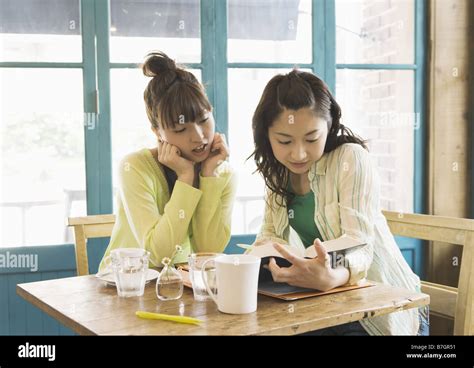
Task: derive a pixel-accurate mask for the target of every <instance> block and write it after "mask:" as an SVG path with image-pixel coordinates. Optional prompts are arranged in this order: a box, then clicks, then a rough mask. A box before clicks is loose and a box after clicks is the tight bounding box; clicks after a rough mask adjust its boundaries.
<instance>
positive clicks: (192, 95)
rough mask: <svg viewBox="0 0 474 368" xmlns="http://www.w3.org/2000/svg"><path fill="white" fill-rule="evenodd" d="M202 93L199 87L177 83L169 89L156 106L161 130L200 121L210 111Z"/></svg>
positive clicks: (209, 105) (209, 106)
mask: <svg viewBox="0 0 474 368" xmlns="http://www.w3.org/2000/svg"><path fill="white" fill-rule="evenodd" d="M211 110H212V108H211V104H210V103H209V101H208V99H207V97H206V95H205V93H204V91H203V90H202V88H200V87H199V86H196V85H194V84H190V83H186V82H178V83H175V84H174V85H172V86H171V87H170V89H169V90H168V91H167V93H166V95H165V96H163V99H162V100H161V101H160V104H159V106H158V121H159V124H160V126H161V127H162V128H164V129H173V128H175V126H176V125H179V124H185V123H192V122H197V121H199V120H201V119H202V118H203V117H204V115H205V113H206V111H211Z"/></svg>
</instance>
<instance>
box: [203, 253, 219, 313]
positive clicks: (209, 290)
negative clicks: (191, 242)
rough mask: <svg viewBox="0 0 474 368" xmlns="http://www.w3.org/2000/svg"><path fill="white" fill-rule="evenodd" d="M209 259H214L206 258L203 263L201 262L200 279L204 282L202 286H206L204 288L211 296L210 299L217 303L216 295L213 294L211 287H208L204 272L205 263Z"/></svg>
mask: <svg viewBox="0 0 474 368" xmlns="http://www.w3.org/2000/svg"><path fill="white" fill-rule="evenodd" d="M210 261H214V259H208V260H207V261H205V262H204V263H203V264H202V267H201V277H202V281H203V282H204V286H205V287H206V290H207V293H208V294H209V296H210V297H211V298H212V300H214V303H216V304H218V303H217V297H216V294H214V293H213V292H212V290H211V288H210V287H209V283H208V281H207V274H206V265H207V263H208V262H210Z"/></svg>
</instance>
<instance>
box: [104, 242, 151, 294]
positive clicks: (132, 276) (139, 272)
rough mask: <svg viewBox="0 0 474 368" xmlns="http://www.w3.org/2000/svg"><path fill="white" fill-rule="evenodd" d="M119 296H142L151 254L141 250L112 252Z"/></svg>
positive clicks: (129, 249)
mask: <svg viewBox="0 0 474 368" xmlns="http://www.w3.org/2000/svg"><path fill="white" fill-rule="evenodd" d="M109 257H110V260H111V263H112V270H113V272H114V279H115V285H116V286H117V293H118V296H121V297H126V298H128V297H133V296H142V295H143V293H144V292H145V281H146V274H147V271H148V261H149V258H150V252H147V251H146V250H144V249H139V248H118V249H114V250H113V251H111V252H110V256H109Z"/></svg>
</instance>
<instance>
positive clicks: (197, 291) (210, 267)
mask: <svg viewBox="0 0 474 368" xmlns="http://www.w3.org/2000/svg"><path fill="white" fill-rule="evenodd" d="M220 255H222V253H192V254H190V255H189V257H188V265H189V278H190V279H191V283H192V285H193V294H194V300H196V301H205V300H211V297H210V296H209V294H208V292H207V290H206V286H205V285H204V281H203V280H202V273H201V270H202V266H203V265H204V263H205V262H206V261H207V260H212V259H214V258H216V257H217V256H220ZM205 267H206V269H205V271H206V275H207V280H208V284H209V287H210V288H211V289H212V291H213V292H216V291H217V285H216V267H215V264H214V262H212V261H210V262H207V263H206V266H205Z"/></svg>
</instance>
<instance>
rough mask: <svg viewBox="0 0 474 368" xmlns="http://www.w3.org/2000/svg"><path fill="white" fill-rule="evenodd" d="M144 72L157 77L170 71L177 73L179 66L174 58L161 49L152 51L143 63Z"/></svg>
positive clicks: (148, 75)
mask: <svg viewBox="0 0 474 368" xmlns="http://www.w3.org/2000/svg"><path fill="white" fill-rule="evenodd" d="M142 70H143V74H145V75H146V76H147V77H156V76H157V75H164V74H167V73H169V72H173V73H176V71H177V67H176V63H175V62H174V60H172V59H170V58H169V57H168V55H166V54H165V53H164V52H161V51H153V52H150V53H149V54H148V55H147V56H146V58H145V62H144V63H143V65H142Z"/></svg>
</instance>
